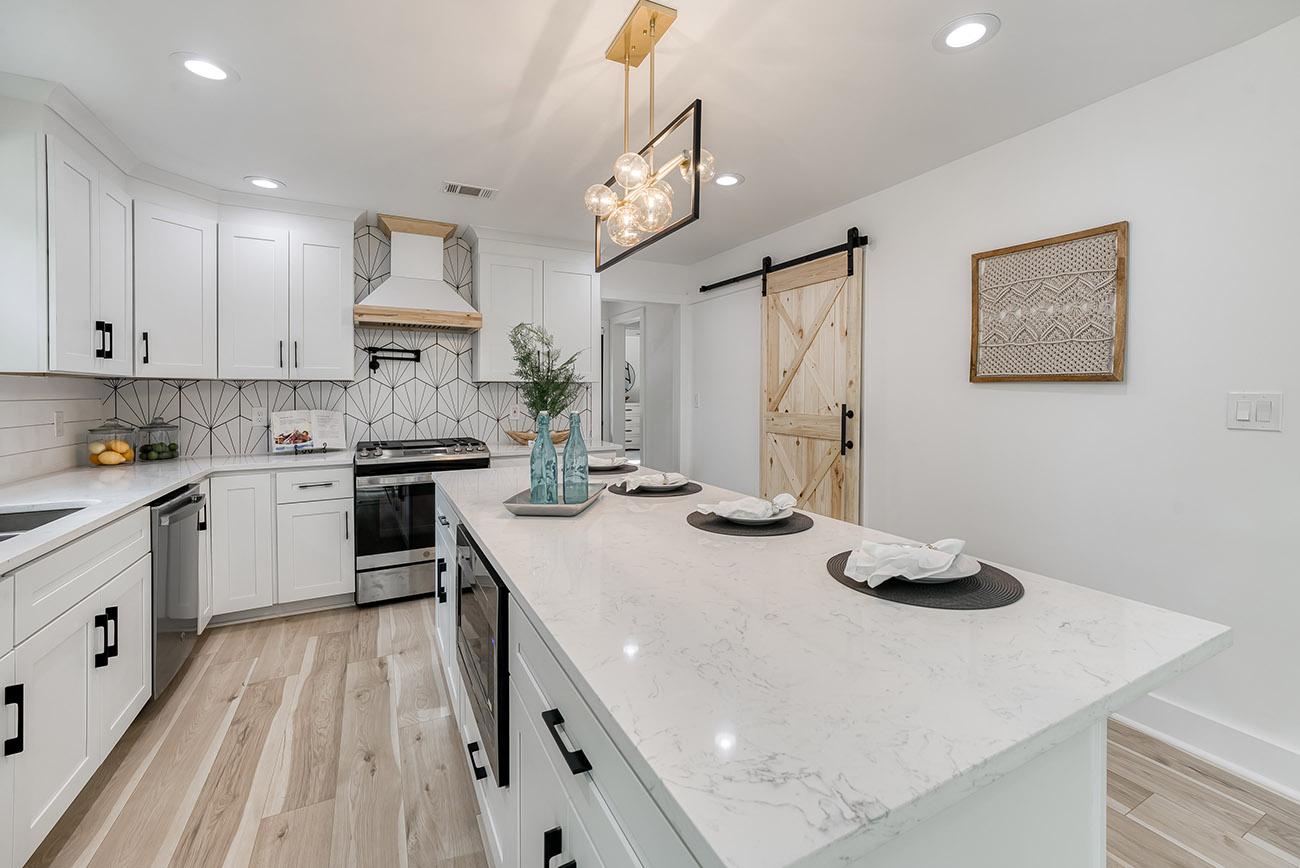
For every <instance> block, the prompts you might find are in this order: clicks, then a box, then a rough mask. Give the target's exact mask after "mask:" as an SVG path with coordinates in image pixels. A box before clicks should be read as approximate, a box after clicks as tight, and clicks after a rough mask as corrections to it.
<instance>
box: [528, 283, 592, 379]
mask: <svg viewBox="0 0 1300 868" xmlns="http://www.w3.org/2000/svg"><path fill="white" fill-rule="evenodd" d="M595 286H596V275H595V273H594V272H593V271H592V270H591V269H590V268H589V267H587V266H584V265H575V264H571V263H567V262H549V261H548V262H547V263H546V281H545V285H544V287H543V290H542V325H544V326H545V327H546V330H547V331H549V332H550V333H551V334H553V335H554V336H555V344H556V346H557V347H558V348H559V350H560V358H561V359H567V358H568V357H569V356H571V355H573V354H574V353H577V354H578V361H577V372H578V375H579V376H580V377H582V379H584V380H586V381H588V382H591V381H593V380H598V379H600V377H599V376H597V374H596V365H597V364H598V362H599V359H598V356H599V348H598V346H597V343H596V341H597V338H596V337H595V335H596V333H597V332H596V330H597V329H598V328H599V323H600V294H599V292H598V291H596V289H595Z"/></svg>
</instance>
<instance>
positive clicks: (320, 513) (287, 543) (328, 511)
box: [276, 500, 356, 603]
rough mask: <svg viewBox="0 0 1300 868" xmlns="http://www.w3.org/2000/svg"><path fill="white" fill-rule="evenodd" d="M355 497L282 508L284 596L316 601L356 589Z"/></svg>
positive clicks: (279, 555) (279, 542)
mask: <svg viewBox="0 0 1300 868" xmlns="http://www.w3.org/2000/svg"><path fill="white" fill-rule="evenodd" d="M352 534H353V531H352V501H350V500H320V501H308V502H305V503H287V504H283V505H281V506H279V507H278V508H277V515H276V559H277V562H278V565H279V568H278V571H277V574H278V575H277V580H278V582H279V590H280V595H279V597H278V601H279V602H281V603H288V602H291V601H293V600H312V599H316V598H319V597H329V596H332V595H334V594H349V593H352V592H353V591H355V590H356V560H355V556H354V554H353V547H352Z"/></svg>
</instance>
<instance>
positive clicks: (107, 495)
mask: <svg viewBox="0 0 1300 868" xmlns="http://www.w3.org/2000/svg"><path fill="white" fill-rule="evenodd" d="M351 464H352V452H351V450H339V451H337V452H317V453H312V454H306V455H229V456H220V457H213V458H177V459H175V460H174V461H150V462H143V461H141V462H137V463H134V464H129V465H122V466H118V467H77V468H74V469H72V470H62V471H59V472H58V473H50V474H47V475H45V476H37V477H34V478H32V479H26V480H23V481H21V482H13V483H10V484H8V485H3V486H0V512H6V511H10V510H12V509H13V507H15V506H20V505H21V506H31V505H47V508H50V509H54V508H57V506H58V505H59V504H66V503H70V502H87V501H89V502H90V503H89V505H87V506H86V508H85V509H82V510H79V511H77V512H74V513H73V514H72V515H68V516H64V517H63V518H60V519H56V520H55V521H52V522H50V523H49V524H47V525H44V526H42V527H38V528H36V529H35V530H29V531H27V532H25V533H20V534H18V536H16V537H14V538H12V539H9V540H5V541H3V542H0V575H3V574H4V573H7V572H9V571H10V570H13V569H15V568H16V567H20V566H22V565H23V564H25V563H27V562H28V561H31V560H34V559H36V558H38V557H40V556H41V555H43V554H45V553H47V552H50V551H53V550H54V549H56V548H58V547H59V546H61V545H64V544H65V543H68V542H71V541H72V540H74V539H76V538H77V537H79V536H81V535H82V534H85V533H88V532H90V531H92V530H94V529H95V528H97V527H101V526H103V525H105V524H108V523H109V522H110V521H113V520H114V519H117V518H120V517H122V516H123V515H126V514H127V513H128V512H130V511H131V510H133V509H137V508H138V507H141V506H144V505H145V504H147V503H149V502H150V501H153V500H155V499H157V498H158V497H161V496H162V495H164V494H166V493H167V492H168V491H171V490H172V489H173V488H176V487H178V486H181V485H186V484H188V483H192V482H198V481H199V480H201V479H203V478H204V477H206V476H211V475H212V474H214V473H236V472H240V471H256V470H305V469H309V468H312V467H336V466H340V465H351Z"/></svg>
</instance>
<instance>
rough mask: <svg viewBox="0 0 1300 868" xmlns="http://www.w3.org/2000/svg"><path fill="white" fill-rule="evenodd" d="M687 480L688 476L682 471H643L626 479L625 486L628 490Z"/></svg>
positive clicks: (673, 483)
mask: <svg viewBox="0 0 1300 868" xmlns="http://www.w3.org/2000/svg"><path fill="white" fill-rule="evenodd" d="M685 481H686V477H685V476H682V475H681V474H680V473H642V474H639V475H637V476H629V477H628V478H627V479H624V480H623V487H624V490H626V491H636V490H637V489H638V488H640V487H641V486H642V485H677V484H679V483H682V482H685Z"/></svg>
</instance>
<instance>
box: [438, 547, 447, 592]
mask: <svg viewBox="0 0 1300 868" xmlns="http://www.w3.org/2000/svg"><path fill="white" fill-rule="evenodd" d="M445 572H447V559H446V558H438V602H439V603H445V602H447V586H446V585H445V584H444V583H443V581H442V576H443V574H444V573H445Z"/></svg>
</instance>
